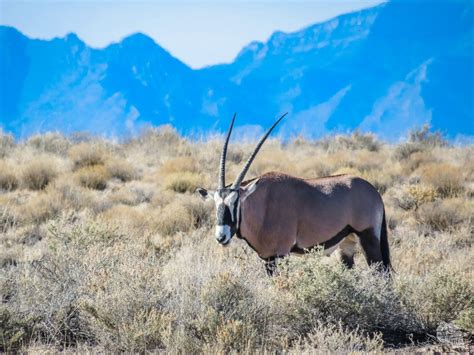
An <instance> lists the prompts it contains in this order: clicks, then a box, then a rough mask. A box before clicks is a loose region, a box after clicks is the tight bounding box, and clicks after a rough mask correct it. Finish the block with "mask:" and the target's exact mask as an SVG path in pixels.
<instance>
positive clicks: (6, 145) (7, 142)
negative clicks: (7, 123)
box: [0, 128, 15, 158]
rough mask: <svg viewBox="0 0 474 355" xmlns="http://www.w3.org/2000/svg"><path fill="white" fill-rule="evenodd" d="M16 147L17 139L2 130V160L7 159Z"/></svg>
mask: <svg viewBox="0 0 474 355" xmlns="http://www.w3.org/2000/svg"><path fill="white" fill-rule="evenodd" d="M14 146H15V139H14V138H13V136H12V135H11V134H7V133H4V132H3V130H2V129H1V128H0V158H3V157H5V156H6V155H7V154H8V153H9V152H10V151H11V149H12V148H13V147H14Z"/></svg>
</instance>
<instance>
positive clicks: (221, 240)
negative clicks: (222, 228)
mask: <svg viewBox="0 0 474 355" xmlns="http://www.w3.org/2000/svg"><path fill="white" fill-rule="evenodd" d="M224 239H225V234H221V235H220V236H218V237H216V240H217V241H218V242H219V243H222V242H223V241H224Z"/></svg>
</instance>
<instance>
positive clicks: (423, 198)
mask: <svg viewBox="0 0 474 355" xmlns="http://www.w3.org/2000/svg"><path fill="white" fill-rule="evenodd" d="M437 195H438V194H437V192H436V190H435V189H433V188H432V187H429V186H426V185H403V186H401V187H400V188H399V189H396V190H395V195H394V197H393V198H394V200H395V202H396V204H397V206H398V207H400V208H401V209H403V210H405V211H407V210H417V209H418V208H419V207H420V206H421V205H423V204H424V203H427V202H433V201H434V200H435V199H436V197H437Z"/></svg>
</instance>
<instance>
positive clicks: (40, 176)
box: [21, 156, 58, 190]
mask: <svg viewBox="0 0 474 355" xmlns="http://www.w3.org/2000/svg"><path fill="white" fill-rule="evenodd" d="M57 175H58V168H57V164H56V162H55V161H54V160H53V159H51V158H49V157H47V156H45V157H38V158H35V159H34V160H32V161H30V162H28V163H27V165H26V166H25V167H23V171H22V177H21V179H22V183H23V185H25V187H27V188H29V189H30V190H42V189H44V188H45V187H46V186H47V185H48V184H49V183H51V182H52V181H53V180H54V179H55V178H56V176H57Z"/></svg>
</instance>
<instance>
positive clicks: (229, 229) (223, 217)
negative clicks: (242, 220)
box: [214, 189, 240, 245]
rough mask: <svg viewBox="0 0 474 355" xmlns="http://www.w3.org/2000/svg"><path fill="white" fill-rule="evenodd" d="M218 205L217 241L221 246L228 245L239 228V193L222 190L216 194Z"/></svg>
mask: <svg viewBox="0 0 474 355" xmlns="http://www.w3.org/2000/svg"><path fill="white" fill-rule="evenodd" d="M214 202H215V203H216V232H215V236H216V240H217V242H219V243H220V244H221V245H228V244H229V243H230V240H231V239H232V237H233V236H234V234H235V232H236V231H237V227H238V223H239V221H238V218H239V215H238V208H239V203H240V199H239V192H238V191H237V190H231V189H222V190H218V191H216V192H215V193H214Z"/></svg>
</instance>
